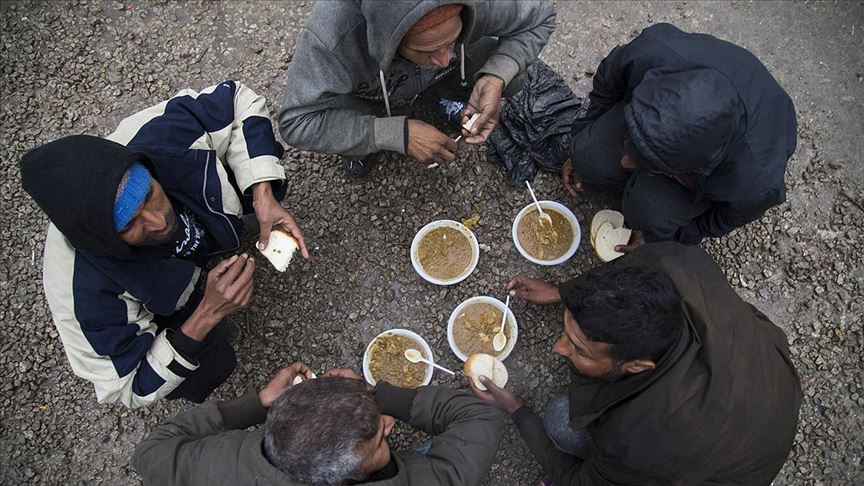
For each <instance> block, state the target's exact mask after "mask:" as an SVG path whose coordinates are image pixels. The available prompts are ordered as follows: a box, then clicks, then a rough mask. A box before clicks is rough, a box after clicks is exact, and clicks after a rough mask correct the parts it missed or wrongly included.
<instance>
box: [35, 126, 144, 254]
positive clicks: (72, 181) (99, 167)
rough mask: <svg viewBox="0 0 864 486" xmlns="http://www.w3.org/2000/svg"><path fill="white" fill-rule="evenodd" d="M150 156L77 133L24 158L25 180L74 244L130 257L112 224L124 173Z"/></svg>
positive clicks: (85, 248)
mask: <svg viewBox="0 0 864 486" xmlns="http://www.w3.org/2000/svg"><path fill="white" fill-rule="evenodd" d="M138 161H140V162H143V163H144V164H145V165H147V166H148V167H149V166H150V163H149V160H148V159H147V157H146V156H145V155H144V154H141V153H138V152H134V151H131V150H129V149H127V148H126V147H124V146H123V145H120V144H118V143H116V142H112V141H110V140H106V139H104V138H99V137H93V136H90V135H73V136H69V137H64V138H61V139H59V140H55V141H53V142H50V143H47V144H45V145H42V146H41V147H38V148H35V149H33V150H31V151H29V152H27V153H26V154H25V155H24V157H22V158H21V164H20V166H21V185H22V186H23V187H24V190H25V191H27V193H28V194H30V196H31V197H33V199H34V200H35V201H36V204H38V205H39V207H40V208H42V210H43V211H45V214H47V215H48V218H49V219H50V220H51V222H52V223H54V225H55V226H57V229H59V230H60V232H61V233H63V235H64V236H65V237H66V238H67V239H68V240H69V242H70V243H71V244H72V246H73V247H75V248H76V249H79V250H85V251H90V252H93V253H96V254H99V255H107V256H113V257H117V258H130V257H131V256H132V248H131V247H130V246H129V245H127V244H126V243H124V242H123V240H121V239H120V236H119V235H118V234H117V232H116V231H115V230H114V199H115V197H116V195H117V188H118V187H119V186H120V180H121V179H122V178H123V174H125V173H126V171H127V170H128V169H129V167H130V166H131V165H132V164H133V163H134V162H138Z"/></svg>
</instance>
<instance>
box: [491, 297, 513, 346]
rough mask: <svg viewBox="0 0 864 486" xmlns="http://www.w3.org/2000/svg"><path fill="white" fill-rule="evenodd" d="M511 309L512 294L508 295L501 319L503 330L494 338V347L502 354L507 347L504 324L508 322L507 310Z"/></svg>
mask: <svg viewBox="0 0 864 486" xmlns="http://www.w3.org/2000/svg"><path fill="white" fill-rule="evenodd" d="M509 308H510V294H507V301H506V302H505V303H504V315H503V316H502V317H501V329H499V330H498V334H496V335H495V337H493V338H492V347H493V348H494V349H495V351H496V352H500V351H501V350H502V349H504V346H506V345H507V336H505V335H504V323H506V322H507V309H509Z"/></svg>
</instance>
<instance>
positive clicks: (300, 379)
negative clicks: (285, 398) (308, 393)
mask: <svg viewBox="0 0 864 486" xmlns="http://www.w3.org/2000/svg"><path fill="white" fill-rule="evenodd" d="M315 378H318V377H317V376H315V373H312V378H311V379H313V380H314V379H315ZM304 381H306V380H305V379H304V378H303V375H297V376H295V377H294V381H292V382H291V386H294V385H297V384H298V383H303V382H304Z"/></svg>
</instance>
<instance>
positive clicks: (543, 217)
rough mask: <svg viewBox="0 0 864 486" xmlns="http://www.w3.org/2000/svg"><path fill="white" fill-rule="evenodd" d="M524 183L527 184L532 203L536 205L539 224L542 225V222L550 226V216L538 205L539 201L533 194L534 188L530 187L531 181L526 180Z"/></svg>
mask: <svg viewBox="0 0 864 486" xmlns="http://www.w3.org/2000/svg"><path fill="white" fill-rule="evenodd" d="M525 185H527V186H528V192H530V193H531V199H533V200H534V204H536V205H537V212H539V213H540V215H539V216H540V224H541V225H542V224H543V223H549V226H552V216H549V215H548V214H546V213H545V212H544V211H543V208H542V207H540V202H538V201H537V196H535V195H534V189H531V183H530V182H528V181H525Z"/></svg>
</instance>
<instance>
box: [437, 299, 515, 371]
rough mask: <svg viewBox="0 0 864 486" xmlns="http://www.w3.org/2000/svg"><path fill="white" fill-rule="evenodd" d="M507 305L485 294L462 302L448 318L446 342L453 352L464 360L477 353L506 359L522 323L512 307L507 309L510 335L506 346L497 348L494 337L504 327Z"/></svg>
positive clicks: (507, 323) (506, 329)
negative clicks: (519, 324) (517, 321)
mask: <svg viewBox="0 0 864 486" xmlns="http://www.w3.org/2000/svg"><path fill="white" fill-rule="evenodd" d="M505 309H507V308H506V307H505V306H504V302H501V301H500V300H498V299H496V298H494V297H487V296H485V295H484V296H478V297H471V298H470V299H467V300H465V301H464V302H462V303H461V304H459V305H458V306H457V307H456V309H454V310H453V313H451V314H450V320H449V321H448V322H447V342H448V343H449V344H450V349H451V350H452V351H453V354H455V355H456V357H458V358H459V359H461V360H462V361H466V360H467V359H468V358H469V357H470V356H472V355H474V354H477V353H485V354H488V355H491V356H494V357H496V358H498V359H500V360H501V361H504V360H505V359H507V356H510V352H511V351H513V347H514V346H515V345H516V339H518V337H519V326H518V325H517V324H516V316H515V315H514V314H513V311H512V310H510V309H507V320H506V321H504V335H505V336H506V337H507V343H506V344H505V345H504V349H502V350H501V351H495V348H494V347H493V346H492V338H493V337H495V334H497V333H498V331H499V330H500V329H501V327H500V326H501V319H502V317H504V310H505Z"/></svg>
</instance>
